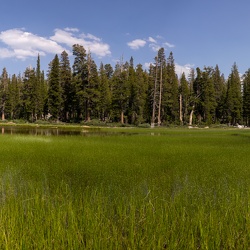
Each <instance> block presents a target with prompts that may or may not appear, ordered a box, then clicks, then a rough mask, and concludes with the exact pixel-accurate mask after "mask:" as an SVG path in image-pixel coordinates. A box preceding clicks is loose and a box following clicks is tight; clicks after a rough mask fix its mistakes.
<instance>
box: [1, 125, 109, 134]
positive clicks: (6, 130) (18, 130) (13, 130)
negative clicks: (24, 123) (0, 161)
mask: <svg viewBox="0 0 250 250" xmlns="http://www.w3.org/2000/svg"><path fill="white" fill-rule="evenodd" d="M0 131H1V134H13V135H14V134H22V135H44V136H60V135H81V136H86V135H87V134H103V132H101V131H100V129H98V128H95V129H93V128H91V129H88V128H75V129H73V128H58V127H49V128H44V127H21V126H2V127H1V130H0ZM104 134H105V133H104Z"/></svg>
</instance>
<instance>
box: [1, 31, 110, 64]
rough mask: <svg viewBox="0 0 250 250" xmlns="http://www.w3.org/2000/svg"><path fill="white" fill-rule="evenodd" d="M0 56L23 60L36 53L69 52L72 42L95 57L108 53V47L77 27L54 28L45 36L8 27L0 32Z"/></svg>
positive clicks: (34, 55) (43, 54)
mask: <svg viewBox="0 0 250 250" xmlns="http://www.w3.org/2000/svg"><path fill="white" fill-rule="evenodd" d="M0 42H1V43H2V44H3V45H2V46H1V43H0V58H17V59H21V60H25V59H26V58H28V57H37V55H38V54H40V55H41V56H45V55H47V54H55V53H56V54H61V53H62V51H64V50H65V51H67V53H68V54H71V52H70V51H71V48H72V45H73V44H76V43H78V44H80V45H83V46H84V48H85V49H86V50H89V51H90V52H91V53H93V54H95V55H96V56H97V57H104V56H107V55H110V54H111V52H110V47H109V45H108V44H106V43H103V42H102V40H101V39H100V38H98V37H96V36H94V35H92V34H84V33H79V30H78V29H77V28H65V29H55V30H54V35H53V36H51V37H49V38H46V37H42V36H39V35H37V34H33V33H31V32H27V31H25V30H24V29H9V30H5V31H2V32H1V33H0Z"/></svg>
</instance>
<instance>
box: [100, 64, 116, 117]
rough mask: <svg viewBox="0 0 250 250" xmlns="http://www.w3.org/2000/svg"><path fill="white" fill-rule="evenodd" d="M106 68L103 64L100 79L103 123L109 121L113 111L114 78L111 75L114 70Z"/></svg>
mask: <svg viewBox="0 0 250 250" xmlns="http://www.w3.org/2000/svg"><path fill="white" fill-rule="evenodd" d="M105 66H106V67H105ZM105 66H104V65H103V63H101V65H100V69H99V79H100V84H99V92H100V98H99V109H100V119H101V120H102V121H106V120H109V118H110V111H111V102H112V93H111V88H110V78H111V76H112V73H111V74H110V72H112V71H113V70H111V68H110V67H108V66H107V65H105ZM110 66H111V65H110ZM107 68H109V70H108V71H107V70H106V69H107Z"/></svg>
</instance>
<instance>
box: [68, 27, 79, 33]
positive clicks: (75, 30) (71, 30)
mask: <svg viewBox="0 0 250 250" xmlns="http://www.w3.org/2000/svg"><path fill="white" fill-rule="evenodd" d="M64 30H66V31H69V32H79V29H78V28H69V27H67V28H65V29H64Z"/></svg>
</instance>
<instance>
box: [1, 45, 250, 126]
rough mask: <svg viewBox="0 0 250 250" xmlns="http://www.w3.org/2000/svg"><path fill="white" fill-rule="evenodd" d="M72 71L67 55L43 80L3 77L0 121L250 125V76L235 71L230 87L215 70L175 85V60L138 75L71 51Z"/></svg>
mask: <svg viewBox="0 0 250 250" xmlns="http://www.w3.org/2000/svg"><path fill="white" fill-rule="evenodd" d="M72 51H73V56H74V62H73V65H72V67H71V65H70V60H69V56H68V54H67V53H66V51H63V52H62V53H61V55H60V57H59V56H58V55H55V57H54V59H53V60H52V61H51V62H50V64H49V67H48V73H47V75H46V76H45V73H44V71H41V69H40V57H39V55H38V58H37V65H36V68H30V67H28V68H26V70H25V72H24V73H23V75H20V74H19V75H15V74H14V75H12V76H9V75H8V72H7V69H6V68H4V69H3V71H2V74H1V77H0V108H1V109H0V113H1V118H2V120H20V119H21V120H25V121H29V122H36V121H38V120H51V121H62V122H83V121H85V122H91V121H100V122H109V123H110V122H119V123H121V124H132V125H140V124H151V126H154V125H171V124H175V125H192V124H207V125H210V124H232V125H235V124H237V123H238V124H244V125H247V126H248V125H250V119H249V118H250V69H249V70H248V71H247V72H246V73H245V75H244V76H243V78H242V79H241V77H240V75H239V72H238V68H237V65H236V64H234V65H233V66H232V69H231V73H230V75H229V77H228V79H225V78H224V76H223V74H221V72H220V70H219V67H218V65H216V66H215V67H204V69H200V68H196V70H194V69H191V70H190V73H189V75H188V76H186V75H185V74H184V73H183V74H182V75H181V77H180V78H178V77H177V75H176V72H175V63H174V57H173V53H172V52H170V54H169V56H168V58H166V57H165V52H164V49H163V48H161V49H159V51H158V53H157V55H156V57H155V62H154V63H153V64H151V65H150V67H149V69H148V70H147V71H146V70H143V67H142V65H141V64H138V65H136V66H135V65H134V63H133V58H132V57H131V59H130V61H129V62H123V61H122V60H121V61H120V62H118V63H117V64H116V65H115V68H113V67H112V66H111V65H110V64H103V63H101V65H100V67H99V68H98V67H97V65H96V63H95V61H94V60H93V58H92V57H91V54H90V53H87V52H86V50H85V49H84V47H83V46H81V45H79V44H75V45H73V48H72Z"/></svg>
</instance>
